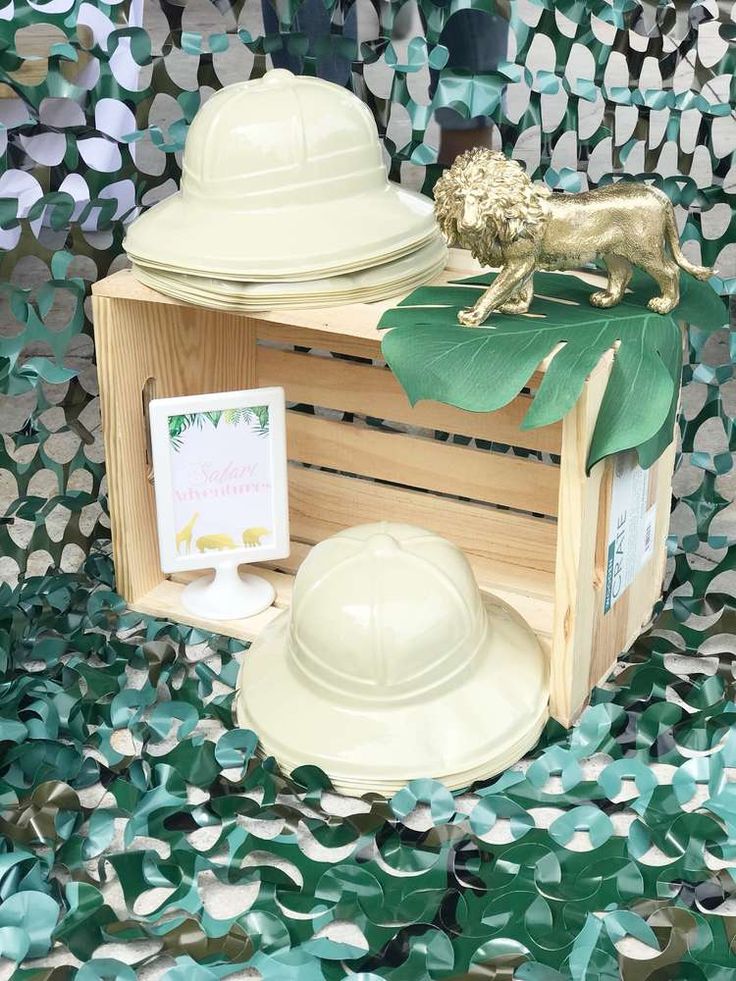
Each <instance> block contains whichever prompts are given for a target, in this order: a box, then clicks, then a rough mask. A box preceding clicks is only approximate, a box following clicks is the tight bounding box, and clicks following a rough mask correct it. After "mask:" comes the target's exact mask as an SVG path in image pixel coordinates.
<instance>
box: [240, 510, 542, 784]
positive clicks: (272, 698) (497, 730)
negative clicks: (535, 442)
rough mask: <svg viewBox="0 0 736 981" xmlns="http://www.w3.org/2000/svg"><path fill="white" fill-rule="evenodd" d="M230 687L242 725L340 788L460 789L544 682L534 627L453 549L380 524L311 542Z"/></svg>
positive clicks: (500, 748) (498, 752)
mask: <svg viewBox="0 0 736 981" xmlns="http://www.w3.org/2000/svg"><path fill="white" fill-rule="evenodd" d="M239 689H240V690H239V693H238V703H237V713H238V722H239V724H240V725H241V726H243V727H246V728H249V729H253V730H254V731H255V732H256V733H257V734H258V736H259V740H260V746H261V752H262V753H263V754H267V755H272V756H274V757H276V759H277V760H278V762H279V763H280V765H281V766H282V768H283V769H285V770H286V771H287V772H288V771H290V770H292V769H294V768H296V767H297V766H301V765H304V764H316V765H318V766H320V767H321V768H322V769H323V770H324V771H325V773H326V774H327V775H328V776H329V777H330V778H331V780H332V782H333V784H334V786H335V787H336V788H337V789H338V790H340V791H343V792H346V793H367V792H371V791H374V792H376V793H382V794H390V793H393V792H395V791H396V790H398V789H399V788H400V787H402V786H404V785H405V784H406V782H407V781H409V780H412V779H419V778H434V779H437V780H441V781H442V782H444V783H445V784H446V785H447V786H448V787H450V788H452V789H458V788H460V787H465V786H468V785H469V784H470V783H472V782H474V781H476V780H479V779H483V778H486V777H489V776H492V775H493V774H494V773H497V772H499V771H500V770H501V769H504V768H505V767H507V766H509V765H511V764H512V763H514V762H516V761H517V760H518V759H519V758H520V757H521V756H522V755H523V754H524V753H525V752H526V751H527V750H528V749H530V748H531V746H533V745H534V743H535V742H536V741H537V739H538V737H539V734H540V732H541V729H542V727H543V725H544V723H545V721H546V719H547V702H548V694H549V692H548V682H547V665H546V659H545V656H544V654H543V652H542V650H541V648H540V645H539V642H538V640H537V638H536V637H535V635H534V633H533V632H532V630H531V629H530V627H529V626H528V625H527V624H526V623H525V622H524V621H523V620H522V619H521V618H520V617H519V616H518V614H516V613H515V612H514V611H513V610H511V608H510V607H508V606H507V605H506V604H505V603H502V602H501V601H500V600H498V599H496V598H495V597H492V596H490V595H488V594H485V593H482V592H481V591H480V590H479V589H478V586H477V584H476V582H475V579H474V576H473V572H472V569H471V567H470V565H469V563H468V561H467V559H466V558H465V556H464V555H463V553H462V552H461V551H460V549H458V548H457V547H456V546H455V545H453V544H451V543H450V542H447V541H445V540H444V539H442V538H440V537H439V536H438V535H435V534H433V533H432V532H428V531H425V530H423V529H421V528H415V527H413V526H410V525H402V524H390V523H381V524H372V525H362V526H359V527H357V528H352V529H350V530H348V531H344V532H341V533H339V534H337V535H335V536H333V537H332V538H329V539H327V540H326V541H324V542H321V543H320V544H319V545H316V546H315V547H314V548H313V549H312V551H311V552H310V554H309V556H308V557H307V559H306V560H305V561H304V563H303V564H302V566H301V567H300V569H299V571H298V573H297V575H296V579H295V582H294V590H293V602H292V606H291V609H290V610H285V611H284V612H282V613H281V614H280V615H279V616H278V617H277V618H276V619H275V620H274V621H273V622H272V623H271V624H270V625H269V626H268V627H267V628H266V629H265V630H264V631H263V633H261V634H260V635H259V637H258V638H257V639H256V640H255V641H254V642H253V644H252V645H251V648H250V650H249V651H248V652H247V653H246V655H245V656H244V660H243V665H242V668H241V672H240V681H239Z"/></svg>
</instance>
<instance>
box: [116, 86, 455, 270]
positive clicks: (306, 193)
mask: <svg viewBox="0 0 736 981" xmlns="http://www.w3.org/2000/svg"><path fill="white" fill-rule="evenodd" d="M437 234H438V231H437V225H436V222H435V219H434V215H433V208H432V202H431V201H430V200H429V198H427V197H424V196H423V195H421V194H416V193H413V192H411V191H408V190H406V189H403V188H401V187H399V186H398V185H395V184H392V183H390V182H389V181H388V180H387V178H386V170H385V167H384V164H383V160H382V153H381V144H380V140H379V137H378V131H377V129H376V124H375V122H374V120H373V117H372V116H371V113H370V111H369V109H368V108H367V107H366V106H365V105H364V104H363V103H362V102H361V101H360V99H358V98H357V97H356V96H354V95H353V94H352V93H351V92H349V91H348V90H347V89H344V88H341V87H340V86H339V85H334V84H332V83H331V82H325V81H324V80H322V79H318V78H310V77H304V76H296V75H293V74H292V73H291V72H289V71H286V70H285V69H275V70H273V71H270V72H267V73H266V74H265V75H264V76H263V77H262V78H260V79H255V80H253V81H248V82H237V83H235V84H233V85H228V86H225V88H223V89H221V90H220V91H219V92H217V93H216V94H215V95H213V96H212V97H211V98H210V99H209V100H208V102H206V103H205V104H204V106H203V107H202V108H201V109H200V110H199V112H198V113H197V115H196V116H195V118H194V121H193V122H192V125H191V127H190V129H189V133H188V135H187V140H186V145H185V148H184V157H183V163H182V179H181V190H180V191H179V192H178V193H177V194H174V195H172V196H171V197H169V198H166V200H164V201H161V202H160V203H159V204H157V205H155V206H154V207H153V208H151V209H150V211H147V212H146V213H145V214H143V215H142V216H141V217H140V218H138V219H137V221H135V222H133V223H132V225H131V226H130V228H129V230H128V234H127V237H126V240H125V243H124V246H125V249H126V251H127V252H128V254H129V255H130V256H131V258H132V259H134V260H137V261H139V262H140V263H141V264H146V263H150V264H151V265H155V266H156V267H157V268H159V269H169V270H170V271H174V272H175V271H181V272H186V271H197V272H201V273H204V274H207V273H209V274H212V275H215V276H219V277H220V278H223V279H226V278H237V279H248V280H258V279H272V278H274V277H276V278H279V277H283V276H291V277H292V278H302V279H303V278H307V277H309V276H312V275H314V276H322V275H325V274H332V273H337V272H342V271H346V270H350V269H357V268H367V267H369V266H371V265H376V264H378V263H380V262H384V261H387V260H389V259H392V258H396V257H398V256H400V255H404V254H406V253H408V252H411V251H413V250H414V249H415V248H418V247H419V246H420V245H421V244H422V243H424V242H426V241H429V240H430V239H431V238H432V237H433V236H435V235H437Z"/></svg>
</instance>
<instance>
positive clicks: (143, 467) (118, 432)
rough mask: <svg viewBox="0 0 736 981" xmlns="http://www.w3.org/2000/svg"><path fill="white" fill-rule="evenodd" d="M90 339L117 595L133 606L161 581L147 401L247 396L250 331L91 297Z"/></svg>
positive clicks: (223, 319) (189, 311)
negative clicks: (234, 393) (243, 393)
mask: <svg viewBox="0 0 736 981" xmlns="http://www.w3.org/2000/svg"><path fill="white" fill-rule="evenodd" d="M94 304H95V339H96V345H97V351H98V355H97V357H98V370H99V378H100V398H101V405H102V414H103V432H104V437H105V452H106V460H107V481H108V492H109V503H110V518H111V524H112V528H113V532H112V536H113V556H114V559H115V567H116V575H117V583H118V589H119V590H120V591H121V593H122V595H123V596H124V597H125V598H126V599H127V600H129V601H130V602H133V601H134V600H135V599H136V598H137V597H138V596H140V595H141V594H143V593H146V592H148V591H149V590H150V589H151V588H152V586H153V585H155V584H156V583H157V582H159V581H160V580H161V578H162V573H161V572H160V566H159V556H158V539H157V534H156V519H155V499H154V493H153V485H152V484H151V482H150V480H149V475H150V461H149V460H148V431H147V419H146V416H145V405H144V401H145V399H144V393H147V394H148V396H149V397H150V398H163V397H167V396H173V395H196V394H200V393H203V392H217V391H229V390H233V389H237V388H248V387H249V386H251V385H252V384H253V383H254V380H255V331H254V329H253V326H252V325H251V324H250V322H249V321H247V320H246V319H244V318H242V317H238V318H233V317H231V316H230V315H228V314H223V313H217V312H214V311H207V310H197V309H196V308H191V307H189V308H182V307H177V306H175V305H166V304H148V303H141V302H139V301H130V300H112V299H109V298H106V297H101V296H95V298H94Z"/></svg>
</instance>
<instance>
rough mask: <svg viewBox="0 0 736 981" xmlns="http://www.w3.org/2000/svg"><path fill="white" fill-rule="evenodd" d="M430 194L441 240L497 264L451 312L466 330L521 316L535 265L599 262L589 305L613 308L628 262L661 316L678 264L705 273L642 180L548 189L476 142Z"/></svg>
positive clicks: (658, 196) (672, 298)
mask: <svg viewBox="0 0 736 981" xmlns="http://www.w3.org/2000/svg"><path fill="white" fill-rule="evenodd" d="M434 197H435V213H436V215H437V221H438V223H439V226H440V228H441V229H442V231H443V232H444V234H445V236H446V238H447V240H448V242H449V244H451V245H452V244H457V245H460V246H461V247H462V248H467V249H469V250H470V252H471V254H472V255H473V257H474V258H475V259H477V260H478V261H479V262H480V263H481V264H482V265H484V266H495V267H498V268H499V270H500V271H499V273H498V275H497V276H496V278H495V280H494V281H493V283H492V284H491V285H490V286H489V287H488V289H487V290H486V291H485V293H484V294H483V295H482V296H481V297H480V299H479V300H478V301H477V303H476V304H475V305H474V306H472V307H470V308H469V309H467V310H461V312H460V313H459V314H458V321H459V322H460V323H461V324H464V325H465V326H467V327H477V326H478V325H479V324H482V323H483V321H484V320H485V319H486V318H487V317H488V316H489V314H491V313H492V312H493V311H498V312H499V313H516V314H519V313H526V312H527V310H528V309H529V305H530V304H531V302H532V297H533V295H534V286H533V278H534V271H535V270H537V269H550V270H559V269H574V268H577V267H579V266H581V265H583V264H585V263H587V262H592V261H593V260H594V259H602V260H603V262H604V263H605V265H606V268H607V270H608V284H607V286H606V289H605V290H600V291H599V292H597V293H593V295H592V296H591V297H590V302H591V303H592V304H593V306H596V307H612V306H614V305H615V304H616V303H620V301H621V299H622V298H623V295H624V292H625V290H626V287H627V285H628V283H629V280H630V279H631V273H632V270H633V266H639V267H640V268H641V269H643V270H644V271H645V272H647V273H649V275H650V276H651V277H652V278H653V279H654V280H655V281H656V283H657V285H658V286H659V288H660V290H661V295H660V296H655V297H653V298H652V299H651V300H650V301H649V304H648V306H649V309H650V310H652V311H654V313H669V312H670V311H671V310H673V309H674V308H675V307H676V306H677V304H678V302H679V299H680V274H679V272H678V268H677V267H678V266H679V267H680V269H684V270H685V272H688V273H690V275H691V276H695V277H696V279H701V280H707V279H709V278H710V276H711V275H712V270H710V269H706V268H705V267H703V266H695V265H693V264H692V263H691V262H689V261H688V260H687V259H686V258H685V256H684V255H683V254H682V250H681V249H680V239H679V236H678V234H677V225H676V224H675V213H674V211H673V209H672V204H671V203H670V201H669V198H668V197H667V195H666V194H663V192H662V191H660V190H657V189H656V188H653V187H647V186H645V185H643V184H630V183H619V184H609V185H606V186H605V187H599V188H597V189H596V190H594V191H585V192H582V193H580V194H552V192H551V191H550V190H549V189H548V188H546V187H544V186H540V185H537V184H533V183H532V182H531V180H530V179H529V177H528V176H527V175H526V173H525V172H524V170H523V169H522V167H521V165H520V164H518V163H517V162H516V161H515V160H509V159H508V158H507V157H505V156H504V155H503V154H502V153H499V152H497V151H496V150H487V149H481V148H477V149H474V150H468V151H467V152H466V153H463V154H462V155H461V156H459V157H458V158H457V159H456V160H455V162H454V163H453V165H452V167H450V169H449V170H447V171H445V173H444V174H443V175H442V177H440V179H439V180H438V181H437V183H436V185H435V188H434ZM665 243H666V245H667V246H669V251H668V250H667V248H666V246H665Z"/></svg>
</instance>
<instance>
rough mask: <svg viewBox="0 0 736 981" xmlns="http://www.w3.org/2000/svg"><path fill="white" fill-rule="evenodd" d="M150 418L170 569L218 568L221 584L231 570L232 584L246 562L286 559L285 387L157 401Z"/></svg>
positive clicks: (163, 548)
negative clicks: (240, 566)
mask: <svg viewBox="0 0 736 981" xmlns="http://www.w3.org/2000/svg"><path fill="white" fill-rule="evenodd" d="M148 414H149V423H150V429H151V451H152V462H153V475H154V488H155V495H156V515H157V527H158V540H159V542H158V543H159V554H160V558H161V569H162V571H163V572H166V573H175V572H188V571H192V570H197V569H203V570H204V569H214V570H215V571H216V577H215V581H216V582H217V583H218V584H220V587H221V585H222V584H223V583H224V582H225V581H226V576H225V575H222V576H220V572H219V570H228V575H229V576H230V582H231V586H232V585H233V584H234V583H235V579H234V577H235V576H237V567H238V566H239V565H243V564H245V563H248V564H252V563H254V562H266V561H271V560H274V559H280V558H286V557H287V556H288V554H289V548H290V540H289V500H288V480H287V462H286V402H285V396H284V390H283V388H276V387H274V388H255V389H244V390H242V391H237V392H219V393H213V394H207V395H191V396H177V397H174V398H163V399H152V400H151V402H150V403H149V406H148ZM255 578H256V577H253V576H251V577H246V579H249V580H255ZM240 581H243V582H245V580H244V579H243V577H242V576H241V577H240ZM261 582H262V583H263V580H261ZM193 585H194V584H192V585H191V586H190V587H187V590H188V591H191V590H192V586H193ZM251 585H252V582H251ZM201 591H202V586H201V584H200V587H199V592H200V593H201ZM185 592H187V591H185ZM210 592H211V591H210ZM222 592H223V591H222V588H219V587H218V590H217V595H218V598H219V597H220V595H221V594H222ZM264 595H265V594H264ZM182 602H183V604H184V605H185V606H186V603H185V602H184V600H182ZM197 603H198V604H199V606H200V607H202V603H201V601H199V600H197ZM209 605H210V606H211V605H212V604H211V603H210V604H209ZM231 605H232V604H231ZM246 605H247V604H246ZM265 605H268V603H266V604H265ZM206 606H207V604H205V607H206ZM216 606H217V609H216V610H215V612H213V613H212V616H213V617H217V618H226V619H227V618H235V616H236V615H237V611H236V612H234V614H233V617H228V616H224V615H223V612H222V610H223V609H225V612H226V613H227V609H229V607H227V606H226V601H225V600H224V599H222V601H221V602H220V603H218V604H216ZM237 606H238V604H237V603H235V604H234V606H233V609H235V607H237ZM205 607H202V610H201V611H200V612H202V611H204V609H205ZM241 607H242V608H245V607H243V604H242V603H241V604H240V607H238V609H240V608H241ZM203 615H206V614H205V613H203ZM240 615H245V614H240Z"/></svg>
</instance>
